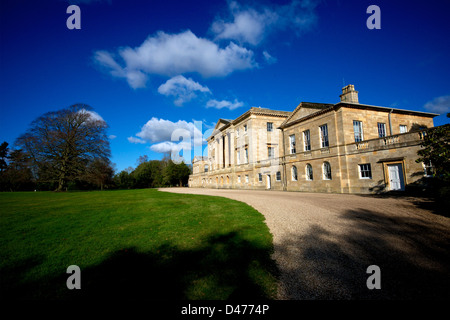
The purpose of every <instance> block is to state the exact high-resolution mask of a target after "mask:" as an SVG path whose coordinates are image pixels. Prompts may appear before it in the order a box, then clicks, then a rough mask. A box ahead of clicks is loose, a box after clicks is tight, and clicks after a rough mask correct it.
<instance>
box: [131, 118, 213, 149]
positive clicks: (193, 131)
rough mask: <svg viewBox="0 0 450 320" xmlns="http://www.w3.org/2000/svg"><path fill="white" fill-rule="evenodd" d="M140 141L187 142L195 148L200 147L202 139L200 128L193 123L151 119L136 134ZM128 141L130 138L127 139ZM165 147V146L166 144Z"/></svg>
mask: <svg viewBox="0 0 450 320" xmlns="http://www.w3.org/2000/svg"><path fill="white" fill-rule="evenodd" d="M136 136H137V137H139V138H140V140H142V141H148V142H151V143H156V142H168V141H171V142H173V141H176V142H177V141H180V140H181V139H180V137H181V138H182V140H185V141H186V140H188V138H189V140H190V141H191V142H192V143H193V144H194V145H196V146H199V145H202V144H203V143H204V141H205V140H204V139H203V136H202V132H201V128H199V125H198V124H197V125H196V123H193V122H187V121H184V120H178V121H177V122H172V121H170V120H165V119H158V118H155V117H153V118H151V119H150V120H149V121H147V123H146V124H145V125H144V126H143V127H142V128H141V131H140V132H138V133H137V134H136ZM129 139H130V138H129ZM166 145H167V144H166Z"/></svg>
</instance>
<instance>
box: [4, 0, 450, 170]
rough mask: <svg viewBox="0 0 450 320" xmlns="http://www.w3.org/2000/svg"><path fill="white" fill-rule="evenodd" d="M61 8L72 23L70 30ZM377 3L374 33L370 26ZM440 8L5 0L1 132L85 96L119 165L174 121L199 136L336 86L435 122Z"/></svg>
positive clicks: (447, 29)
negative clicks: (76, 15) (74, 17)
mask: <svg viewBox="0 0 450 320" xmlns="http://www.w3.org/2000/svg"><path fill="white" fill-rule="evenodd" d="M70 4H76V5H78V6H79V8H80V10H81V14H80V17H81V29H73V30H69V29H68V28H67V26H66V21H67V19H68V18H69V17H70V15H71V14H68V13H66V9H67V7H68V6H69V5H70ZM373 4H374V5H378V6H379V8H380V11H381V29H373V30H369V29H368V28H367V26H366V21H367V19H368V18H369V16H370V14H368V13H366V10H367V8H368V7H369V6H370V5H373ZM449 12H450V2H448V1H437V0H431V1H427V2H424V1H415V0H413V1H395V0H391V1H381V0H370V1H365V0H360V1H344V0H321V1H320V0H317V1H316V0H298V1H293V0H285V1H225V0H224V1H222V0H217V1H216V0H205V1H203V0H199V1H173V0H164V1H159V0H152V1H143V0H127V1H125V0H109V1H108V0H105V1H102V0H97V1H94V0H92V1H89V0H79V1H63V0H43V1H21V0H14V1H10V0H6V1H5V0H2V1H1V7H0V35H1V37H0V46H1V51H0V75H1V77H0V108H1V117H0V140H1V142H3V141H7V142H8V143H10V144H11V145H12V144H13V143H14V141H15V139H16V138H17V137H18V136H19V135H20V134H21V133H24V132H25V131H26V130H27V128H28V126H29V124H30V123H31V122H32V121H33V120H34V119H35V118H36V117H38V116H40V115H42V114H43V113H45V112H48V111H53V110H58V109H61V108H64V107H68V106H70V105H72V104H75V103H85V104H88V105H90V106H92V107H93V108H94V111H95V112H96V113H97V114H98V115H99V116H101V117H102V118H103V119H104V120H105V121H106V122H107V123H108V125H109V129H108V134H109V135H110V138H111V140H110V143H111V151H112V159H111V160H112V162H113V163H115V165H116V169H117V170H118V171H120V170H123V169H125V168H127V167H129V166H132V167H135V166H136V160H137V159H138V157H139V156H141V155H148V157H149V158H150V159H161V158H162V156H163V152H167V151H170V150H171V148H173V146H174V142H171V141H170V140H171V133H172V132H173V131H174V130H175V129H184V130H187V131H188V132H191V133H195V134H199V133H200V132H202V133H204V132H205V131H206V130H208V129H210V128H211V127H212V126H214V124H215V123H216V121H217V120H218V119H219V118H225V119H234V118H236V117H238V116H239V115H241V114H242V113H244V112H245V111H247V110H248V109H249V108H250V107H253V106H256V107H259V106H261V107H264V108H272V109H277V110H285V111H292V110H293V109H294V108H295V107H296V106H297V105H298V104H299V103H300V102H301V101H309V102H325V103H336V102H338V101H339V94H340V93H341V88H342V87H343V85H344V84H354V85H355V87H356V90H358V91H359V100H360V102H361V103H366V104H371V105H379V106H386V107H395V108H402V109H409V110H417V111H427V112H435V113H440V114H442V115H441V116H439V117H436V118H435V125H442V124H445V123H448V119H447V118H446V117H445V113H446V112H449V111H450V80H449V79H450V77H449V75H450V61H449V56H450V41H449V40H448V38H449V34H450V22H449V21H448V14H449ZM194 121H195V124H194ZM193 140H195V141H194V144H195V145H200V144H201V139H193ZM200 149H201V147H200Z"/></svg>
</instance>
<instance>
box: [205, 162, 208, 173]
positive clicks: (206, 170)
mask: <svg viewBox="0 0 450 320" xmlns="http://www.w3.org/2000/svg"><path fill="white" fill-rule="evenodd" d="M205 172H208V165H207V164H205Z"/></svg>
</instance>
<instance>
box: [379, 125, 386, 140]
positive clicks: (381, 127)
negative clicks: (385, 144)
mask: <svg viewBox="0 0 450 320" xmlns="http://www.w3.org/2000/svg"><path fill="white" fill-rule="evenodd" d="M378 137H380V138H383V137H386V123H381V122H378Z"/></svg>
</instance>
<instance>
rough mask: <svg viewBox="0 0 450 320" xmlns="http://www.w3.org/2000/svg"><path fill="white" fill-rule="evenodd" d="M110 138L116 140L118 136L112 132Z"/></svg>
mask: <svg viewBox="0 0 450 320" xmlns="http://www.w3.org/2000/svg"><path fill="white" fill-rule="evenodd" d="M108 138H109V139H111V140H114V139H115V138H117V136H116V135H114V134H111V135H109V136H108Z"/></svg>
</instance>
